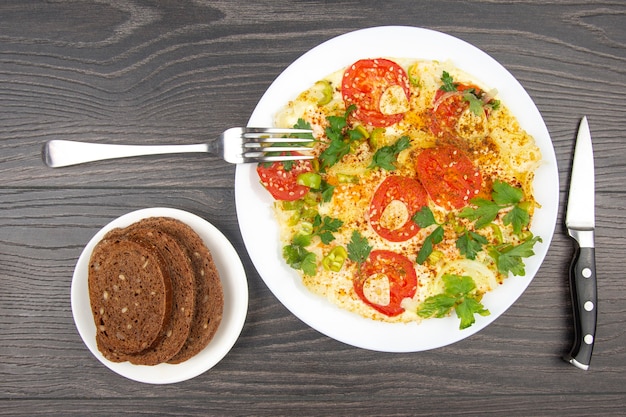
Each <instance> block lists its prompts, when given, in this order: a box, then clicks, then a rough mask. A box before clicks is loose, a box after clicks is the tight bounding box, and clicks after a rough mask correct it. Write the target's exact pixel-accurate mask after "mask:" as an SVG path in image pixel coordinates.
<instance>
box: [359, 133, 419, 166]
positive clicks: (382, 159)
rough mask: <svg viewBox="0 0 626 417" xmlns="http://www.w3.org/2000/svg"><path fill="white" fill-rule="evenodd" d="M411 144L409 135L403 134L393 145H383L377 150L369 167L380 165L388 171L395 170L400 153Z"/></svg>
mask: <svg viewBox="0 0 626 417" xmlns="http://www.w3.org/2000/svg"><path fill="white" fill-rule="evenodd" d="M409 146H411V141H410V140H409V137H408V136H402V137H401V138H400V139H398V140H397V141H396V142H395V143H394V144H393V145H389V146H383V147H382V148H380V149H378V150H377V151H376V153H375V154H374V157H373V158H372V162H371V163H370V165H369V166H368V168H370V169H371V168H376V167H380V168H383V169H386V170H387V171H395V169H396V166H395V162H396V161H397V159H398V154H400V152H402V151H403V150H405V149H408V148H409Z"/></svg>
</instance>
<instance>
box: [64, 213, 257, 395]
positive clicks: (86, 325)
mask: <svg viewBox="0 0 626 417" xmlns="http://www.w3.org/2000/svg"><path fill="white" fill-rule="evenodd" d="M157 216H163V217H172V218H175V219H178V220H180V221H182V222H184V223H186V224H187V225H189V226H190V227H191V228H192V229H193V230H195V232H196V233H197V234H198V235H199V236H200V237H201V238H202V240H204V243H205V244H206V246H207V248H209V250H210V251H211V255H212V256H213V261H214V262H215V266H216V267H217V269H218V271H219V273H220V278H221V280H222V287H223V290H224V314H223V317H222V322H221V323H220V326H219V328H218V329H217V332H216V333H215V336H214V338H213V340H211V342H210V343H209V344H208V346H207V347H206V348H204V349H203V350H202V351H200V352H199V353H198V354H197V355H196V356H194V357H192V358H190V359H188V360H187V361H185V362H183V363H180V364H176V365H170V364H167V363H164V364H159V365H156V366H141V365H133V364H131V363H129V362H122V363H116V362H111V361H109V360H108V359H106V358H105V357H104V356H102V354H101V353H100V351H98V347H97V346H96V326H95V324H94V320H93V315H92V314H91V305H90V303H89V288H88V284H87V275H88V270H89V258H90V257H91V252H92V251H93V248H94V247H95V246H96V244H97V243H98V242H99V241H100V240H101V239H102V237H103V236H104V235H105V234H106V233H107V232H108V231H109V230H111V229H114V228H116V227H126V226H129V225H131V224H132V223H135V222H137V221H139V220H141V219H144V218H147V217H157ZM71 292H72V314H73V315H74V322H75V323H76V327H77V328H78V333H80V336H81V338H82V339H83V342H85V345H87V347H88V348H89V350H90V351H91V353H93V355H94V356H95V357H96V358H97V359H98V360H99V361H100V362H102V363H103V364H104V365H105V366H106V367H107V368H109V369H111V370H112V371H113V372H116V373H118V374H120V375H122V376H124V377H126V378H128V379H132V380H135V381H139V382H145V383H150V384H170V383H174V382H180V381H184V380H187V379H190V378H193V377H195V376H198V375H200V374H201V373H203V372H205V371H207V370H209V369H211V368H212V367H213V366H215V364H217V363H218V362H219V361H220V360H222V358H223V357H224V356H226V354H227V353H228V352H229V351H230V349H231V348H232V347H233V345H234V344H235V342H236V341H237V338H238V337H239V334H240V333H241V330H242V328H243V325H244V322H245V320H246V314H247V312H248V281H247V279H246V273H245V271H244V269H243V265H242V264H241V259H239V255H238V254H237V252H236V251H235V249H234V248H233V246H232V245H231V244H230V242H229V241H228V239H226V237H225V236H224V235H223V234H222V233H221V232H220V231H219V230H218V229H216V228H215V226H213V225H212V224H210V223H209V222H207V221H206V220H204V219H202V218H200V217H198V216H196V215H195V214H191V213H188V212H186V211H182V210H178V209H173V208H147V209H142V210H137V211H133V212H131V213H128V214H125V215H123V216H121V217H119V218H117V219H115V220H113V221H112V222H111V223H109V224H107V225H106V226H105V227H103V228H102V229H101V230H100V231H99V232H98V233H97V234H96V235H95V236H94V237H93V238H92V239H91V240H90V241H89V243H88V244H87V246H86V247H85V249H84V250H83V252H82V253H81V255H80V257H79V258H78V262H77V264H76V269H75V270H74V276H73V278H72V291H71Z"/></svg>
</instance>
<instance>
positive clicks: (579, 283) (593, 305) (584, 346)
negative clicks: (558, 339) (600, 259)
mask: <svg viewBox="0 0 626 417" xmlns="http://www.w3.org/2000/svg"><path fill="white" fill-rule="evenodd" d="M570 287H571V294H572V308H573V310H574V345H573V346H572V350H571V351H570V353H569V355H567V356H565V358H564V359H565V360H566V361H568V362H570V363H571V364H572V365H574V366H576V367H578V368H580V369H584V370H587V369H588V368H589V364H590V362H591V353H592V351H593V343H594V340H595V337H596V321H597V315H598V314H597V312H598V297H597V290H596V260H595V249H594V248H589V247H581V248H579V249H578V250H577V252H576V254H575V256H574V259H573V260H572V264H571V267H570Z"/></svg>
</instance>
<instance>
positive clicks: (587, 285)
mask: <svg viewBox="0 0 626 417" xmlns="http://www.w3.org/2000/svg"><path fill="white" fill-rule="evenodd" d="M594 191H595V190H594V166H593V148H592V146H591V133H590V131H589V124H588V122H587V117H583V118H582V120H581V122H580V126H579V128H578V137H577V138H576V149H575V150H574V163H573V165H572V176H571V181H570V188H569V197H568V200H567V214H566V216H565V225H566V227H567V230H568V233H569V235H570V236H571V237H572V238H573V239H574V240H576V242H577V243H578V248H577V250H576V252H575V254H574V258H573V260H572V264H571V267H570V287H571V295H572V309H573V313H574V345H573V346H572V349H571V351H570V353H569V354H568V355H566V356H565V357H564V359H565V360H566V361H568V362H569V363H571V364H572V365H574V366H576V367H578V368H580V369H584V370H587V369H589V363H590V362H591V353H592V351H593V343H594V339H595V337H596V320H597V309H598V303H597V292H596V261H595V248H594V229H595V210H594V203H595V199H594Z"/></svg>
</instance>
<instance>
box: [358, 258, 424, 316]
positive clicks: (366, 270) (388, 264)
mask: <svg viewBox="0 0 626 417" xmlns="http://www.w3.org/2000/svg"><path fill="white" fill-rule="evenodd" d="M374 274H383V275H385V276H386V277H387V279H388V280H389V304H387V305H381V304H376V303H374V302H372V301H370V300H368V299H367V297H365V294H364V291H363V287H364V285H365V281H366V280H367V278H368V277H370V276H372V275H374ZM353 286H354V291H355V292H356V293H357V295H358V296H359V298H360V299H361V300H363V302H364V303H365V304H367V305H369V306H371V307H373V308H374V309H376V310H377V311H379V312H381V313H383V314H385V315H387V316H390V317H393V316H397V315H399V314H402V313H403V312H404V308H403V307H402V305H401V303H402V300H404V299H405V298H409V297H413V296H414V295H415V292H416V291H417V275H416V274H415V269H414V268H413V263H412V262H411V261H410V260H409V258H407V257H406V256H404V255H400V254H398V253H395V252H391V251H388V250H375V251H372V252H371V253H370V255H369V257H368V258H367V261H365V262H364V263H363V265H362V267H361V275H360V276H358V277H357V278H356V279H355V280H354V283H353Z"/></svg>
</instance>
